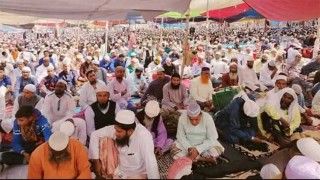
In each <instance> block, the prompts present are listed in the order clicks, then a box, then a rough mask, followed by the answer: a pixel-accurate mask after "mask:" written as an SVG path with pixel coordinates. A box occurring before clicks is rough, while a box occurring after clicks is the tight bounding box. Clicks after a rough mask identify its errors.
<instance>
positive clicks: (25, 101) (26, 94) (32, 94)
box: [12, 84, 43, 115]
mask: <svg viewBox="0 0 320 180" xmlns="http://www.w3.org/2000/svg"><path fill="white" fill-rule="evenodd" d="M36 91H37V89H36V86H35V85H33V84H27V85H26V86H25V87H24V88H23V92H22V94H21V95H19V96H18V97H17V98H16V99H15V100H14V103H13V109H12V114H13V115H14V114H16V112H17V111H18V110H19V108H20V107H22V106H32V107H34V108H36V109H38V110H39V111H41V110H42V105H43V98H41V97H40V96H38V95H37V94H36Z"/></svg>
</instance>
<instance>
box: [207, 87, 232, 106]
mask: <svg viewBox="0 0 320 180" xmlns="http://www.w3.org/2000/svg"><path fill="white" fill-rule="evenodd" d="M237 94H238V91H237V89H234V88H232V87H227V88H224V89H222V90H220V91H218V92H216V93H215V94H212V102H213V105H214V107H215V110H216V111H220V110H222V109H223V108H224V107H226V106H227V105H228V104H229V103H230V102H231V100H232V99H233V97H234V96H235V95H237Z"/></svg>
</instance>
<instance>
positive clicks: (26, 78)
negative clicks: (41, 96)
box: [14, 66, 38, 98]
mask: <svg viewBox="0 0 320 180" xmlns="http://www.w3.org/2000/svg"><path fill="white" fill-rule="evenodd" d="M27 84H33V85H35V86H36V85H37V84H38V82H37V80H36V79H35V78H34V77H33V76H32V75H31V69H30V68H29V67H26V66H25V67H23V68H22V75H21V76H20V77H18V78H17V80H16V83H15V85H14V98H16V97H18V96H19V94H20V93H21V92H22V91H23V88H24V87H25V86H26V85H27Z"/></svg>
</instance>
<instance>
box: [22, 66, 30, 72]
mask: <svg viewBox="0 0 320 180" xmlns="http://www.w3.org/2000/svg"><path fill="white" fill-rule="evenodd" d="M22 72H31V69H30V68H29V67H28V66H24V67H23V68H22Z"/></svg>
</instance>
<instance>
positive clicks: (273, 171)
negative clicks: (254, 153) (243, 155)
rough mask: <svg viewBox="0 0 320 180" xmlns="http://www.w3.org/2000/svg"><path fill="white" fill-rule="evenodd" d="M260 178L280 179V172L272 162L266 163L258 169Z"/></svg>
mask: <svg viewBox="0 0 320 180" xmlns="http://www.w3.org/2000/svg"><path fill="white" fill-rule="evenodd" d="M260 176H261V178H262V179H282V173H281V172H280V170H279V169H278V167H277V166H275V165H274V164H266V165H264V166H263V167H262V169H261V170H260Z"/></svg>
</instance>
